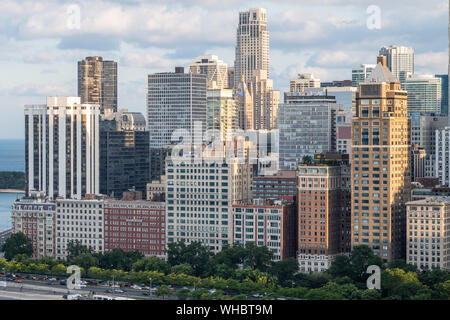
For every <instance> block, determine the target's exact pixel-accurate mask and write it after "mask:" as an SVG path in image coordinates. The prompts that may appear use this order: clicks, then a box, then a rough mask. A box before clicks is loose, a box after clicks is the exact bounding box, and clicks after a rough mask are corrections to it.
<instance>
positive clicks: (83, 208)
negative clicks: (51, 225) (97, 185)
mask: <svg viewBox="0 0 450 320" xmlns="http://www.w3.org/2000/svg"><path fill="white" fill-rule="evenodd" d="M55 225H56V232H55V233H56V235H55V237H56V241H55V243H56V259H65V258H66V257H67V255H68V254H69V252H68V246H69V244H70V243H73V244H77V243H78V244H80V245H83V246H86V247H88V248H90V249H91V250H92V251H93V252H97V253H103V252H104V251H105V243H104V238H105V237H104V234H105V233H104V231H105V230H104V200H103V199H83V200H74V199H57V200H56V217H55Z"/></svg>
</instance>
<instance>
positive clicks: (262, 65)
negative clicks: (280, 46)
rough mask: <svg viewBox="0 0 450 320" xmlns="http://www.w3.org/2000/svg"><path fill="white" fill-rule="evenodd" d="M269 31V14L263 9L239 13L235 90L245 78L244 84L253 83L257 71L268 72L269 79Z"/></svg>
mask: <svg viewBox="0 0 450 320" xmlns="http://www.w3.org/2000/svg"><path fill="white" fill-rule="evenodd" d="M269 61H270V58H269V31H268V30H267V12H266V9H263V8H252V9H250V10H249V11H244V12H239V25H238V28H237V35H236V55H235V61H234V68H235V77H234V88H237V87H238V85H239V82H240V81H241V76H244V82H245V83H246V84H249V83H250V82H251V81H252V78H253V75H254V71H255V70H265V71H267V77H268V78H269Z"/></svg>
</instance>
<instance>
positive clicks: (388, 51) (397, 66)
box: [379, 46, 414, 83]
mask: <svg viewBox="0 0 450 320" xmlns="http://www.w3.org/2000/svg"><path fill="white" fill-rule="evenodd" d="M379 55H380V56H385V57H386V63H387V68H388V69H389V70H391V72H392V75H393V76H394V77H396V78H397V79H398V80H399V81H400V82H401V83H403V82H404V81H405V80H406V78H408V77H409V76H412V75H413V74H414V49H413V48H409V47H405V46H390V47H383V48H381V49H380V53H379Z"/></svg>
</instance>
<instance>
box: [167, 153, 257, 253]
mask: <svg viewBox="0 0 450 320" xmlns="http://www.w3.org/2000/svg"><path fill="white" fill-rule="evenodd" d="M251 180H252V173H251V166H250V165H249V164H248V163H238V161H237V159H236V158H232V160H230V161H229V162H227V161H225V162H222V161H217V162H213V161H211V159H208V158H202V159H201V160H200V161H198V160H197V161H195V162H193V161H192V162H191V161H187V162H183V163H178V162H172V161H171V160H169V159H167V161H166V181H167V198H166V224H167V229H166V239H167V243H168V244H169V243H173V242H184V243H186V244H190V243H192V242H201V243H202V244H204V245H205V246H209V247H210V249H211V250H212V251H213V252H219V251H220V250H221V249H222V246H224V245H231V244H232V235H233V233H232V229H233V218H232V212H233V208H232V206H233V204H234V203H236V202H238V201H246V200H249V199H250V197H251V191H250V186H251Z"/></svg>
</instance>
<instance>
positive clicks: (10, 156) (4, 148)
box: [0, 139, 25, 172]
mask: <svg viewBox="0 0 450 320" xmlns="http://www.w3.org/2000/svg"><path fill="white" fill-rule="evenodd" d="M0 171H22V172H24V171H25V140H23V139H0Z"/></svg>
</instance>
